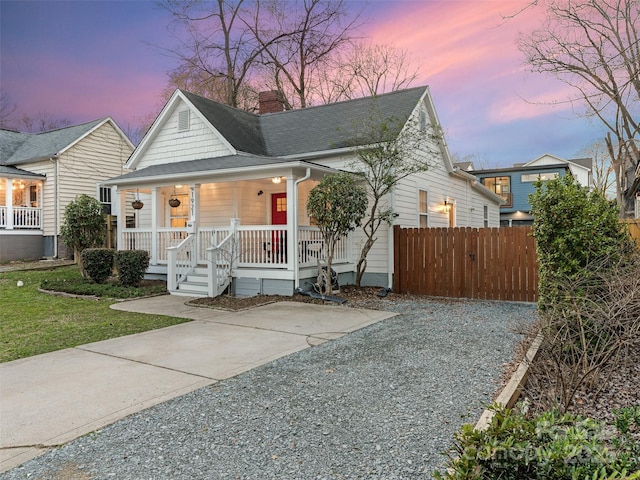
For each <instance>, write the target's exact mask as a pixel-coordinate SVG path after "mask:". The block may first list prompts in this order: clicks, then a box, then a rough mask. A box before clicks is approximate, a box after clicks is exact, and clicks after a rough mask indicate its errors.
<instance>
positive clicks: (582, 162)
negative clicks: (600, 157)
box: [569, 157, 593, 170]
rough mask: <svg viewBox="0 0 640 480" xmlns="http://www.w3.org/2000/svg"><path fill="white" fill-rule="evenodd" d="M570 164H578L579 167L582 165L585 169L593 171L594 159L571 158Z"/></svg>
mask: <svg viewBox="0 0 640 480" xmlns="http://www.w3.org/2000/svg"><path fill="white" fill-rule="evenodd" d="M569 161H570V162H572V163H577V164H578V165H581V166H583V167H585V168H588V169H589V170H591V169H593V159H592V158H591V157H587V158H570V159H569Z"/></svg>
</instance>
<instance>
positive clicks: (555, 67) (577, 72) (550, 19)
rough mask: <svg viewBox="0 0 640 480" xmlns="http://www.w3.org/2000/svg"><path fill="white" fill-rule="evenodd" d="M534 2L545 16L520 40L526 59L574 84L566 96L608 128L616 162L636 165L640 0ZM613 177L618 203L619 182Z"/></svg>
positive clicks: (538, 69)
mask: <svg viewBox="0 0 640 480" xmlns="http://www.w3.org/2000/svg"><path fill="white" fill-rule="evenodd" d="M532 5H535V6H538V7H544V8H546V9H547V14H548V15H547V19H546V22H545V24H544V25H543V26H542V27H541V28H540V29H538V30H536V31H534V32H533V33H531V34H529V35H527V36H521V38H520V40H519V48H520V50H521V51H522V52H523V53H524V54H525V57H526V62H527V63H528V64H529V65H530V66H531V68H532V70H533V71H535V72H540V73H548V74H551V75H554V76H555V77H557V78H559V79H560V80H562V81H563V82H565V83H566V84H568V85H570V86H571V87H573V89H574V91H575V92H576V93H575V96H574V97H573V98H571V99H570V100H571V101H572V102H577V103H578V104H581V105H585V106H586V109H587V113H588V114H589V115H591V116H594V117H596V118H597V119H598V120H599V121H600V122H602V124H603V125H604V126H605V127H606V128H607V130H608V131H609V132H610V134H609V135H608V138H609V140H608V141H607V147H608V150H609V154H610V155H611V159H612V161H613V162H614V167H615V165H616V164H620V163H622V162H623V161H624V159H629V161H631V162H632V164H633V166H636V167H637V165H638V163H639V162H640V149H639V148H638V143H637V141H638V138H640V125H639V122H640V113H639V108H640V40H639V33H638V30H639V28H638V25H639V22H638V20H639V19H640V1H638V0H579V1H569V0H537V1H535V2H532ZM611 135H613V136H614V137H615V139H611ZM614 171H615V173H616V175H618V169H615V168H614ZM616 180H617V184H618V193H617V197H618V201H619V202H620V201H621V191H620V184H621V182H620V179H619V178H617V179H616Z"/></svg>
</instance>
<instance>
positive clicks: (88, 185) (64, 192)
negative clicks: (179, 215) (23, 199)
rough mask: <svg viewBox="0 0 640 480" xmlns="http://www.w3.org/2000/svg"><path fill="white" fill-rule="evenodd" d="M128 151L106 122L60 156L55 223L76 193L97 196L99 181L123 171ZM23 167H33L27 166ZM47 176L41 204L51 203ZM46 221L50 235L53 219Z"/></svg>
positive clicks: (60, 218) (128, 154) (59, 221)
mask: <svg viewBox="0 0 640 480" xmlns="http://www.w3.org/2000/svg"><path fill="white" fill-rule="evenodd" d="M131 151H132V150H131V147H129V145H128V144H127V143H126V142H125V140H124V139H123V138H122V137H121V136H120V135H119V134H118V132H117V131H116V130H115V129H114V128H113V126H112V125H111V124H110V123H105V124H104V125H102V126H101V127H100V128H98V129H97V130H95V131H94V132H92V133H91V134H90V135H88V136H87V137H85V138H83V139H82V140H81V141H80V142H78V143H77V144H76V145H74V146H73V147H71V148H70V149H69V150H67V151H66V152H64V153H63V154H62V155H61V156H60V158H59V159H58V198H59V211H58V216H59V218H58V227H60V225H62V221H63V217H64V209H65V208H66V206H67V205H68V204H69V203H70V202H71V201H73V200H74V199H75V198H76V197H77V196H78V195H80V194H86V195H90V196H92V197H94V198H97V193H98V191H97V184H98V183H100V182H103V181H105V180H107V179H110V178H113V177H116V176H118V175H122V174H123V173H125V170H124V168H123V167H124V164H125V162H126V161H127V159H128V158H129V156H130V155H131ZM25 169H26V170H30V171H33V169H32V168H31V167H30V166H29V167H26V168H25ZM36 173H40V172H36ZM49 179H50V175H47V182H45V184H46V187H45V200H44V202H43V203H44V205H48V204H49V205H50V204H51V203H50V202H49V195H52V192H51V191H49V192H47V190H52V186H53V185H51V184H52V183H53V182H49ZM45 216H46V217H47V215H45ZM48 216H51V215H48ZM46 222H47V224H46V227H45V235H53V220H52V219H49V218H47V220H46Z"/></svg>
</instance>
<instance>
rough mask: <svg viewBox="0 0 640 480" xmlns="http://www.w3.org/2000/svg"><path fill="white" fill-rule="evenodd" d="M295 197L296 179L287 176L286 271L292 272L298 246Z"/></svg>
mask: <svg viewBox="0 0 640 480" xmlns="http://www.w3.org/2000/svg"><path fill="white" fill-rule="evenodd" d="M297 198H298V196H297V195H296V178H295V177H294V176H293V175H289V176H287V270H291V271H294V270H295V269H296V268H297V266H298V251H297V250H298V248H297V247H298V245H297V242H296V233H297V232H296V230H297V228H298V218H297V212H298V205H297V203H296V202H297Z"/></svg>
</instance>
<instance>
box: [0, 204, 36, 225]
mask: <svg viewBox="0 0 640 480" xmlns="http://www.w3.org/2000/svg"><path fill="white" fill-rule="evenodd" d="M11 210H12V211H13V215H12V219H13V223H12V224H11V226H12V227H13V228H14V229H42V208H33V207H12V208H11ZM9 218H10V217H9V208H8V207H6V206H4V207H0V227H2V228H7V227H9V226H10V225H9V221H8V220H9Z"/></svg>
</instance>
